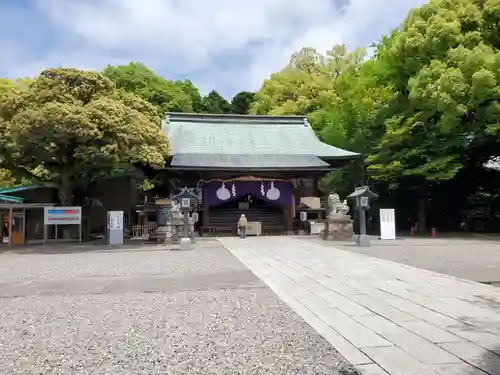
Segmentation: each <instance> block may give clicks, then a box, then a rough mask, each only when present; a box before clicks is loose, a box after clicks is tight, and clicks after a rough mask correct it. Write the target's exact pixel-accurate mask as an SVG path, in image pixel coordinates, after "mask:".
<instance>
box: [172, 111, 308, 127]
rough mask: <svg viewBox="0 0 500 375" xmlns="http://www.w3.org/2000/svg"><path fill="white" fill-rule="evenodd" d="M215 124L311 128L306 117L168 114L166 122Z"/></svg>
mask: <svg viewBox="0 0 500 375" xmlns="http://www.w3.org/2000/svg"><path fill="white" fill-rule="evenodd" d="M177 121H180V122H197V123H200V122H203V123H207V122H213V123H231V124H235V123H244V124H252V123H253V124H262V123H266V124H276V125H279V124H287V125H291V124H295V125H302V126H309V123H308V121H307V117H306V116H288V115H287V116H268V115H240V114H213V113H183V112H167V113H166V114H165V122H166V123H170V122H177Z"/></svg>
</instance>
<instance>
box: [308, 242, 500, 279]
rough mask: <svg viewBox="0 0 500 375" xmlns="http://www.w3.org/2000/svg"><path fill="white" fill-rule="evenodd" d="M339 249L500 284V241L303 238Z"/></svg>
mask: <svg viewBox="0 0 500 375" xmlns="http://www.w3.org/2000/svg"><path fill="white" fill-rule="evenodd" d="M301 239H305V240H308V241H315V242H319V243H323V244H324V245H325V246H334V247H336V248H338V249H342V250H347V251H353V252H356V253H360V254H365V255H371V256H374V257H377V258H382V259H387V260H391V261H393V262H398V263H403V264H407V265H410V266H413V267H418V268H423V269H427V270H431V271H435V272H440V273H444V274H448V275H451V276H455V277H460V278H464V279H468V280H472V281H478V282H493V283H497V284H498V283H500V242H499V241H491V240H477V239H453V238H449V239H448V238H443V239H442V238H405V239H396V240H394V241H387V240H384V241H381V240H377V239H373V240H372V242H371V244H372V246H371V247H369V248H360V247H357V246H356V245H355V244H353V243H349V242H343V241H340V242H331V241H329V242H325V241H322V240H319V239H318V238H317V237H316V236H314V237H301Z"/></svg>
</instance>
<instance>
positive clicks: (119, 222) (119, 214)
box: [108, 211, 123, 230]
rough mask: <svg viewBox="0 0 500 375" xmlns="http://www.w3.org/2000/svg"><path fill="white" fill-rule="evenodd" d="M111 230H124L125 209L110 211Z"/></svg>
mask: <svg viewBox="0 0 500 375" xmlns="http://www.w3.org/2000/svg"><path fill="white" fill-rule="evenodd" d="M108 225H109V230H123V211H108Z"/></svg>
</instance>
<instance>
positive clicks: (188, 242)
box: [172, 188, 197, 250]
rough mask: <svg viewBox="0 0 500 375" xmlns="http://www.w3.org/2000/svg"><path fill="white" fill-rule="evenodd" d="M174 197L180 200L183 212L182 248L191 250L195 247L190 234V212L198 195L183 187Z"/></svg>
mask: <svg viewBox="0 0 500 375" xmlns="http://www.w3.org/2000/svg"><path fill="white" fill-rule="evenodd" d="M172 198H173V199H175V200H177V201H179V202H180V206H181V207H180V208H181V211H182V214H183V230H182V238H181V242H180V249H181V250H191V249H192V248H193V246H192V243H193V239H192V238H191V236H190V232H191V231H190V222H189V221H190V220H189V219H190V218H189V213H190V212H191V203H192V202H193V200H194V199H196V198H197V196H196V195H195V194H193V193H191V192H190V191H189V190H188V188H183V189H182V191H181V192H180V193H179V194H177V195H175V196H173V197H172Z"/></svg>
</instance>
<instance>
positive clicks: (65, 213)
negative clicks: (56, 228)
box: [44, 207, 82, 225]
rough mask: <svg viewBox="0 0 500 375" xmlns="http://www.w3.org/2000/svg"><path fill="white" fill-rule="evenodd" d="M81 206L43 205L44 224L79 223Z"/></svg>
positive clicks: (80, 221)
mask: <svg viewBox="0 0 500 375" xmlns="http://www.w3.org/2000/svg"><path fill="white" fill-rule="evenodd" d="M81 223H82V208H81V207H45V215H44V224H45V225H80V224H81Z"/></svg>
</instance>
